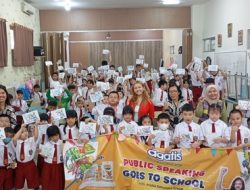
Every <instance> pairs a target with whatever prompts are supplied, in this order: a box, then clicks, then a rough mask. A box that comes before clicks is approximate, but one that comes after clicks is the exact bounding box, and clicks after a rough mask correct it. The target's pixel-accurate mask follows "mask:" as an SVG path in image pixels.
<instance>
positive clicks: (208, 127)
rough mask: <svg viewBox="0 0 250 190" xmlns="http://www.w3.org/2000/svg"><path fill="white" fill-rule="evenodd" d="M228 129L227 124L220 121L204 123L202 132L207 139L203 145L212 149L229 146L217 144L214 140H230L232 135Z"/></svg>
mask: <svg viewBox="0 0 250 190" xmlns="http://www.w3.org/2000/svg"><path fill="white" fill-rule="evenodd" d="M227 128H228V126H227V124H226V123H225V122H223V121H222V120H220V119H219V120H217V121H216V122H213V121H212V120H211V119H207V120H205V121H203V122H202V123H201V130H202V133H203V135H204V139H205V142H203V145H204V146H206V147H211V148H220V147H226V146H227V144H224V143H215V142H214V141H213V140H214V139H215V138H219V137H222V138H223V137H225V138H226V139H227V140H230V133H229V132H228V130H227Z"/></svg>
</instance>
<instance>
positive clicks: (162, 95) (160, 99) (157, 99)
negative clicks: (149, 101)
mask: <svg viewBox="0 0 250 190" xmlns="http://www.w3.org/2000/svg"><path fill="white" fill-rule="evenodd" d="M158 86H159V88H156V89H155V90H154V92H153V103H154V107H155V111H162V110H163V106H164V104H165V103H166V102H167V101H168V94H167V92H166V90H167V82H166V81H164V80H160V81H159V83H158Z"/></svg>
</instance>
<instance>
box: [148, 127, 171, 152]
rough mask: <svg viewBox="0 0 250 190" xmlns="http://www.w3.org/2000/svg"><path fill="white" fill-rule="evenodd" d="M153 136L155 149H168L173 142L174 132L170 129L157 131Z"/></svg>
mask: <svg viewBox="0 0 250 190" xmlns="http://www.w3.org/2000/svg"><path fill="white" fill-rule="evenodd" d="M153 134H154V135H155V138H154V139H153V140H152V144H153V145H154V146H155V148H167V147H168V146H169V145H170V144H171V142H172V141H173V132H172V131H170V130H168V129H167V130H166V131H162V130H155V131H153Z"/></svg>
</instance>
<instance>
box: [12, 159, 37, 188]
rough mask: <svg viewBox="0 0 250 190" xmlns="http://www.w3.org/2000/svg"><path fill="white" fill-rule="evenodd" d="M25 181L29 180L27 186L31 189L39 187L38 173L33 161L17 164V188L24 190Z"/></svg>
mask: <svg viewBox="0 0 250 190" xmlns="http://www.w3.org/2000/svg"><path fill="white" fill-rule="evenodd" d="M25 180H27V186H28V188H29V189H34V188H36V187H38V186H39V176H38V171H37V167H36V164H35V162H34V161H33V160H31V161H29V162H26V163H21V162H17V168H16V173H15V188H17V189H22V188H23V187H24V182H25Z"/></svg>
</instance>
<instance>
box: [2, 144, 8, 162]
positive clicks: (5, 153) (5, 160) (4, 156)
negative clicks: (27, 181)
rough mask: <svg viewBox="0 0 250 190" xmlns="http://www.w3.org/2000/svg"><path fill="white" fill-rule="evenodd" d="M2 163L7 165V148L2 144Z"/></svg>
mask: <svg viewBox="0 0 250 190" xmlns="http://www.w3.org/2000/svg"><path fill="white" fill-rule="evenodd" d="M3 160H4V165H5V166H7V165H8V149H7V147H6V146H4V155H3Z"/></svg>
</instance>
